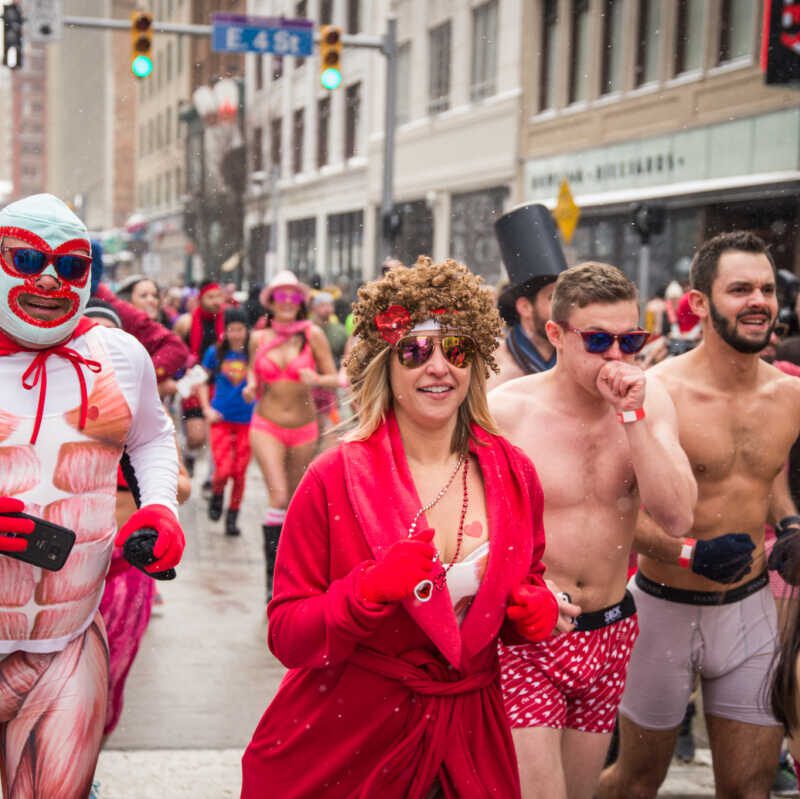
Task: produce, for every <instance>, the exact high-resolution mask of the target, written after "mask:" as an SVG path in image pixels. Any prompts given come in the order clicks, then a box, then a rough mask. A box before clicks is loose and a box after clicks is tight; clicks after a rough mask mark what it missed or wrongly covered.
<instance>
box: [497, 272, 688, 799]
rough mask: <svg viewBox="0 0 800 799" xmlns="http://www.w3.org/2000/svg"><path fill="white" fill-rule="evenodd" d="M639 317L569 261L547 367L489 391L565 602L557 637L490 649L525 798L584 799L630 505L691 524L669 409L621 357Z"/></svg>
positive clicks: (600, 755) (622, 616)
mask: <svg viewBox="0 0 800 799" xmlns="http://www.w3.org/2000/svg"><path fill="white" fill-rule="evenodd" d="M638 317H639V314H638V307H637V302H636V289H635V287H634V285H633V284H632V283H631V282H630V281H629V280H628V279H627V278H626V277H625V276H624V275H623V274H622V272H621V271H620V270H619V269H617V268H616V267H613V266H608V265H606V264H598V263H585V264H581V265H579V266H575V267H572V268H571V269H568V270H567V271H565V272H563V273H562V274H561V275H560V276H559V278H558V281H557V282H556V287H555V293H554V294H553V311H552V321H549V322H548V323H547V335H548V336H549V338H550V341H551V342H552V343H553V346H554V347H555V349H556V353H557V362H556V366H555V367H554V368H553V369H552V370H551V371H549V372H545V373H543V374H539V375H532V376H529V377H523V378H520V379H518V380H512V381H511V382H510V383H506V384H505V385H503V386H501V387H500V388H498V389H497V390H496V391H493V392H492V393H491V394H490V396H489V405H490V408H491V410H492V413H493V414H494V416H495V418H496V419H497V421H498V423H499V425H500V428H501V429H502V430H503V432H504V433H505V435H507V437H508V438H509V439H510V440H511V441H512V442H513V443H515V444H516V445H517V446H519V447H521V448H522V450H523V451H524V452H525V454H526V455H528V456H529V457H530V458H531V459H532V460H533V461H534V462H535V464H536V468H537V471H539V474H540V478H541V480H542V486H543V488H544V494H545V508H544V521H545V530H546V531H547V548H546V550H545V556H544V561H545V564H546V567H547V573H548V576H549V577H550V578H551V579H552V580H553V582H554V583H555V585H557V587H558V589H559V590H560V591H564V592H566V593H567V594H568V595H569V597H570V598H571V602H572V603H574V604H570V603H568V602H562V607H561V612H562V617H561V620H560V622H559V630H561V631H562V632H564V633H566V634H563V635H556V636H555V637H553V638H551V639H549V640H548V641H544V642H542V643H540V644H532V645H522V646H513V647H508V648H506V649H505V650H503V652H502V653H501V665H502V668H503V687H504V694H505V701H506V710H507V712H508V714H509V718H510V720H511V726H512V732H513V734H514V741H515V745H516V748H517V757H518V760H519V764H520V775H521V778H522V793H523V797H526V799H530V797H542V799H561V798H562V797H566V796H568V797H570V799H584V798H585V799H590V797H591V796H592V794H593V789H594V787H595V783H596V781H597V777H598V775H599V773H600V769H601V768H602V766H603V761H604V758H605V755H606V750H607V748H608V744H609V740H610V734H611V731H612V730H613V727H614V718H615V714H616V710H617V705H618V703H619V700H620V697H621V696H622V690H623V687H624V682H625V670H626V667H627V664H628V659H629V657H630V651H631V647H632V646H633V642H634V640H635V638H636V635H637V623H636V618H635V616H634V613H635V607H634V604H633V601H632V600H631V598H630V595H629V594H627V593H626V591H625V583H626V580H627V568H628V556H629V552H630V549H631V544H632V540H633V533H634V528H635V524H636V515H637V512H638V509H639V506H640V504H643V505H645V506H646V507H647V508H648V509H649V510H650V512H651V513H652V514H653V516H654V517H655V518H657V519H658V520H659V522H660V524H661V525H662V526H663V527H664V529H665V530H668V531H669V532H670V534H671V535H674V536H681V535H683V534H685V533H686V531H687V530H688V529H689V527H690V526H691V522H692V506H693V504H694V501H695V497H696V484H695V481H694V478H693V477H692V473H691V469H690V467H689V463H688V461H687V459H686V455H685V454H684V453H683V451H682V450H681V448H680V446H679V444H678V435H677V421H676V418H675V409H674V407H673V405H672V401H671V400H670V398H669V395H668V394H667V393H666V391H665V390H664V389H663V388H662V387H661V386H660V385H658V384H657V383H655V382H651V381H649V380H648V381H646V379H645V374H644V372H643V371H642V370H641V369H640V368H639V367H638V366H636V365H635V364H634V363H633V359H634V355H635V354H636V352H638V351H639V350H640V349H641V347H642V346H643V345H644V342H645V341H646V340H647V334H646V333H645V332H643V331H642V330H641V329H640V328H639V325H638ZM645 387H646V391H645ZM579 613H580V615H579V616H578V618H577V620H576V624H575V625H573V624H572V622H571V618H570V617H572V616H575V615H577V614H579Z"/></svg>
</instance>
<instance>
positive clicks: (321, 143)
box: [317, 97, 331, 169]
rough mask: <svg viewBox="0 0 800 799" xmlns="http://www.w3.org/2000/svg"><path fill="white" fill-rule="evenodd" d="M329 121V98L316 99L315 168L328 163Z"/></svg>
mask: <svg viewBox="0 0 800 799" xmlns="http://www.w3.org/2000/svg"><path fill="white" fill-rule="evenodd" d="M330 122H331V98H330V97H323V98H322V99H321V100H317V169H319V168H321V167H323V166H325V164H327V163H328V131H329V128H330Z"/></svg>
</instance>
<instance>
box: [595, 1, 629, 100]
mask: <svg viewBox="0 0 800 799" xmlns="http://www.w3.org/2000/svg"><path fill="white" fill-rule="evenodd" d="M622 6H623V2H622V0H605V3H604V4H603V82H602V85H601V86H600V93H601V94H611V93H612V92H619V91H622V51H623V42H624V40H625V30H624V27H623V26H624V24H625V23H624V19H623V16H622Z"/></svg>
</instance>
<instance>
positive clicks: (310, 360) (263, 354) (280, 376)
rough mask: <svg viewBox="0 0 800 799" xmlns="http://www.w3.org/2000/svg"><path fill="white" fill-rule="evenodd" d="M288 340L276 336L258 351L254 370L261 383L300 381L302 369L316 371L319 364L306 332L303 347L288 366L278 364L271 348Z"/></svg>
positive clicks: (254, 361)
mask: <svg viewBox="0 0 800 799" xmlns="http://www.w3.org/2000/svg"><path fill="white" fill-rule="evenodd" d="M287 340H288V339H286V338H282V337H280V336H275V338H273V339H272V340H270V341H267V342H265V343H264V344H262V345H261V346H260V347H259V348H258V350H257V351H256V356H255V358H254V360H253V371H254V372H255V375H256V378H257V379H258V382H259V383H276V382H277V381H278V380H288V381H290V382H292V383H299V382H300V370H301V369H314V370H315V371H316V368H317V364H316V362H315V361H314V353H313V352H312V351H311V344H309V342H308V335H305V334H304V341H305V343H304V344H303V349H301V350H300V352H299V353H298V354H297V355H296V356H295V357H294V358H292V360H291V361H289V363H287V364H286V366H284V367H280V366H278V364H277V363H275V361H273V360H272V358H270V357H269V352H270V350H273V349H275V347H278V346H280V345H281V344H283V343H284V342H285V341H287Z"/></svg>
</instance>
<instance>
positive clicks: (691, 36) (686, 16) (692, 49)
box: [675, 0, 704, 75]
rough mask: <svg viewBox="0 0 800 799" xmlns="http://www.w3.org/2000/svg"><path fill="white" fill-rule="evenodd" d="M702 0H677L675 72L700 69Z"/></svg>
mask: <svg viewBox="0 0 800 799" xmlns="http://www.w3.org/2000/svg"><path fill="white" fill-rule="evenodd" d="M703 5H704V4H703V0H678V18H677V24H676V26H675V74H676V75H680V74H681V73H683V72H692V71H694V70H697V69H700V67H701V66H702V63H703V11H704V9H703Z"/></svg>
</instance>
